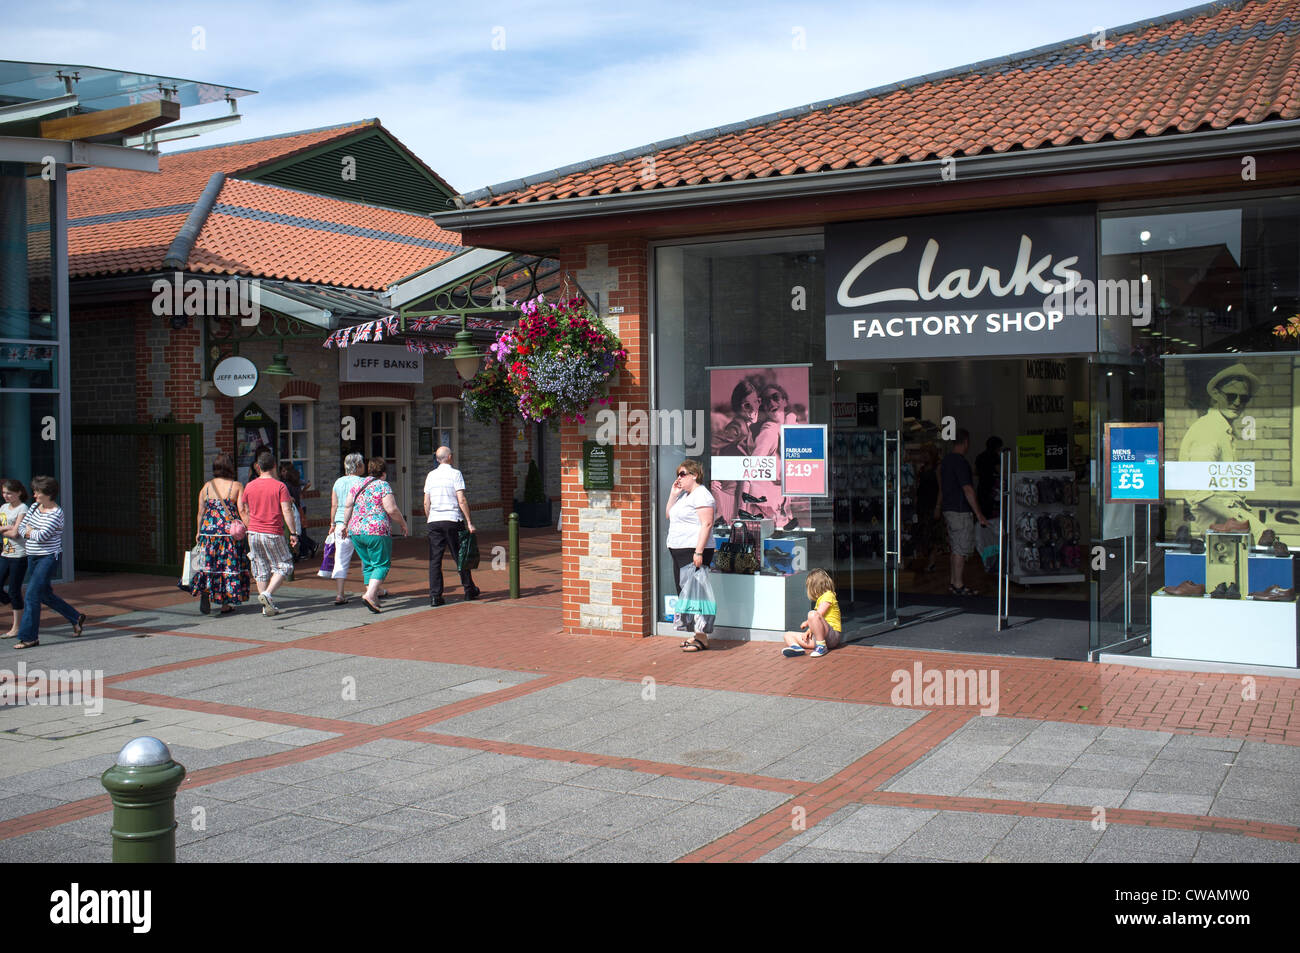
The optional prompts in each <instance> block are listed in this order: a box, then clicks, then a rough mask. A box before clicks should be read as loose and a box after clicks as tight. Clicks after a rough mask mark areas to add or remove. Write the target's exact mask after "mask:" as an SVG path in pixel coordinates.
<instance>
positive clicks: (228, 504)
mask: <svg viewBox="0 0 1300 953" xmlns="http://www.w3.org/2000/svg"><path fill="white" fill-rule="evenodd" d="M243 492H244V486H243V484H242V483H240V482H239V481H238V480H236V479H235V461H234V460H232V459H231V457H230V454H228V453H219V454H217V458H216V459H215V460H213V461H212V479H211V480H209V481H208V482H207V483H205V484H203V489H202V490H200V491H199V511H198V516H197V517H196V522H197V525H198V527H199V532H198V535H197V536H196V537H195V538H194V542H195V544H196V546H197V548H199V549H201V550H202V554H203V555H202V559H203V568H202V569H199V570H196V571H195V573H194V576H193V578H192V579H191V580H190V593H191V595H196V596H198V597H199V611H200V612H202V613H203V614H204V615H207V614H208V613H209V612H211V611H212V603H213V602H215V603H216V604H217V605H218V606H219V607H220V610H221V615H229V614H230V613H231V612H233V611H234V609H235V606H236V605H237V604H239V603H241V602H247V601H248V556H247V554H246V553H245V551H244V547H243V544H242V543H240V542H239V541H238V540H237V539H236V538H235V537H234V536H232V535H231V529H232V527H231V524H232V523H235V522H237V521H238V520H239V501H240V498H241V496H242V495H243Z"/></svg>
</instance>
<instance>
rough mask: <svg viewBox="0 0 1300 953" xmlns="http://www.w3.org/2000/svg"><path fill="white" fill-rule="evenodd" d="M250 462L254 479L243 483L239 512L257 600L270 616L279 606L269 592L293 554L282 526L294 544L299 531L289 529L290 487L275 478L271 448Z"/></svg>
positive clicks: (281, 578)
mask: <svg viewBox="0 0 1300 953" xmlns="http://www.w3.org/2000/svg"><path fill="white" fill-rule="evenodd" d="M253 466H254V467H255V468H256V470H257V474H258V475H257V479H255V480H249V481H248V486H246V487H244V494H243V496H242V497H241V498H240V509H241V511H242V512H241V513H240V515H241V516H243V518H244V522H245V523H246V524H248V558H249V561H250V562H251V563H252V566H253V579H254V580H255V581H256V582H257V601H258V602H260V603H261V604H262V615H265V616H272V615H275V614H276V613H277V612H279V611H280V607H279V606H277V605H276V604H275V603H274V602H272V601H271V594H272V593H274V592H275V590H277V589H279V588H280V584H281V583H282V582H284V580H285V577H286V576H288V575H289V573H291V572H292V571H293V555H292V554H291V553H290V552H289V546H288V545H287V544H286V543H285V541H284V530H285V529H288V530H290V533H289V539H290V541H291V542H292V543H293V544H294V545H297V543H298V534H297V533H294V532H292V530H293V509H292V504H293V497H291V496H290V495H289V488H288V487H287V486H285V485H284V484H283V483H281V482H280V481H279V480H277V479H276V478H275V457H274V456H273V455H272V454H271V451H269V450H263V451H262V452H261V453H259V454H258V455H257V459H256V460H254V461H253Z"/></svg>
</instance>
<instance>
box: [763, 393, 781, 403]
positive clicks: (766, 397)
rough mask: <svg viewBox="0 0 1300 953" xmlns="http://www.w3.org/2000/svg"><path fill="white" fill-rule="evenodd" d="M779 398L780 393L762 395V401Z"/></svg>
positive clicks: (772, 400) (766, 401) (769, 401)
mask: <svg viewBox="0 0 1300 953" xmlns="http://www.w3.org/2000/svg"><path fill="white" fill-rule="evenodd" d="M780 399H781V395H780V394H764V395H763V402H764V403H771V402H774V401H778V400H780Z"/></svg>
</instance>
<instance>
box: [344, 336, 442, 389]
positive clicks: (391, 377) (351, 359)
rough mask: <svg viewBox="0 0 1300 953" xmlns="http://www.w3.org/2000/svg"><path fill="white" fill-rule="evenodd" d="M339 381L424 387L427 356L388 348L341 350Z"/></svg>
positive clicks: (358, 346)
mask: <svg viewBox="0 0 1300 953" xmlns="http://www.w3.org/2000/svg"><path fill="white" fill-rule="evenodd" d="M339 380H341V381H347V382H351V381H368V382H371V383H373V382H376V381H392V382H396V383H402V384H423V383H424V355H423V354H416V353H414V352H413V351H408V350H406V348H402V347H392V346H390V345H387V344H352V345H349V346H348V347H341V348H339Z"/></svg>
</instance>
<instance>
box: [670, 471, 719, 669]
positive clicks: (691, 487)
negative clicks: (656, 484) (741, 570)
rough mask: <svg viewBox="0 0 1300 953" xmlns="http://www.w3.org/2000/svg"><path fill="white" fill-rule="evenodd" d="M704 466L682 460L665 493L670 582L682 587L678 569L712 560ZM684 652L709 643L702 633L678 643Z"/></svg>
mask: <svg viewBox="0 0 1300 953" xmlns="http://www.w3.org/2000/svg"><path fill="white" fill-rule="evenodd" d="M703 483H704V468H703V467H702V466H700V464H699V462H698V461H696V460H683V461H682V464H681V466H679V467H678V468H677V479H675V480H674V481H673V486H672V489H671V490H670V491H669V493H668V506H667V507H666V508H665V510H664V515H665V516H667V517H668V553H669V555H671V556H672V560H673V582H674V583H675V584H676V585H677V593H678V595H680V594H681V591H682V570H683V569H685V568H686V567H687V566H690V565H694V566H695V568H696V569H700V568H702V567H704V566H707V565H709V563H710V562H712V561H713V547H712V545H710V537H711V536H712V534H713V512H714V510H715V508H716V504H715V502H714V499H713V494H712V493H710V492H709V491H708V490H706V489H705V488H704V486H703V485H702V484H703ZM681 647H682V651H684V652H703V651H704V650H705V649H707V648H708V647H709V639H708V636H706V635H705V634H704V633H702V632H701V633H697V634H696V635H695V637H694V638H691V639H687V640H686V641H685V642H683V643H682V646H681Z"/></svg>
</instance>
